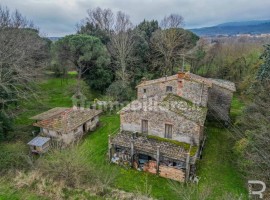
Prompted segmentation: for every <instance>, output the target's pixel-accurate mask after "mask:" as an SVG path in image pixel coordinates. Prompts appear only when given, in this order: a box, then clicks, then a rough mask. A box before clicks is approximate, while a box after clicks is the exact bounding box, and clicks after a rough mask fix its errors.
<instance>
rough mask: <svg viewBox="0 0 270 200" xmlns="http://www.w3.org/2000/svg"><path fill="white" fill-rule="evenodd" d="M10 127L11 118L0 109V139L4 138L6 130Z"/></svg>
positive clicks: (11, 125) (11, 127)
mask: <svg viewBox="0 0 270 200" xmlns="http://www.w3.org/2000/svg"><path fill="white" fill-rule="evenodd" d="M12 129H13V121H12V119H11V118H10V117H8V116H7V114H6V113H5V112H4V111H0V141H3V140H6V138H7V135H8V132H9V131H11V130H12Z"/></svg>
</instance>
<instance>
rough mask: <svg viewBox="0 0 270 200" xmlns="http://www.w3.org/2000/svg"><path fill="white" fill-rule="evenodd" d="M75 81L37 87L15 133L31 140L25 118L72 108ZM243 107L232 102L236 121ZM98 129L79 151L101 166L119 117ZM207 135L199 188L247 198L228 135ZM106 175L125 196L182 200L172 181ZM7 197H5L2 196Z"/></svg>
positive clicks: (218, 129) (212, 127) (119, 171)
mask: <svg viewBox="0 0 270 200" xmlns="http://www.w3.org/2000/svg"><path fill="white" fill-rule="evenodd" d="M75 83H76V80H75V79H74V78H71V79H69V80H68V81H67V82H66V81H61V80H60V79H57V78H49V79H48V80H45V81H43V82H42V83H40V84H39V87H40V90H39V95H38V98H36V99H32V100H29V101H26V102H24V103H22V104H21V105H20V107H21V110H20V114H19V117H18V118H17V120H16V125H17V128H16V129H17V130H16V131H17V132H20V131H21V130H22V129H21V128H22V127H27V129H26V132H27V131H29V133H28V138H29V137H31V134H30V130H31V129H33V128H32V127H31V123H32V122H33V121H32V120H29V119H28V118H29V117H31V116H33V115H35V114H38V113H41V112H43V111H45V110H48V109H50V108H53V107H56V106H71V105H72V102H71V96H72V95H73V94H74V91H75V87H76V84H75ZM84 90H85V93H84V94H85V95H86V96H87V98H88V99H90V100H93V99H94V98H102V97H101V96H100V95H99V94H98V93H95V92H93V91H90V90H87V87H86V86H85V85H84ZM242 107H243V105H242V104H241V102H239V101H238V100H237V99H234V101H233V108H232V114H233V117H234V118H235V117H236V116H237V115H239V113H241V108H242ZM100 120H101V126H100V127H99V128H98V129H97V130H96V131H95V132H92V133H90V134H89V135H87V136H86V137H85V138H84V141H83V142H82V143H81V146H80V149H81V150H82V151H84V152H86V155H87V159H88V160H89V162H91V163H95V164H97V165H101V166H104V165H106V164H108V160H107V150H108V135H110V134H115V133H116V132H117V130H118V129H119V124H120V120H119V115H117V114H114V115H109V114H106V115H102V116H101V119H100ZM206 133H207V135H208V139H207V143H206V146H205V150H204V152H203V159H202V160H200V161H199V162H198V175H199V176H200V177H201V180H200V184H199V188H200V189H203V188H205V187H210V188H211V191H212V193H213V195H212V199H220V198H221V197H222V196H223V194H224V193H232V194H236V195H238V194H243V195H244V196H245V195H246V194H247V190H246V188H245V183H244V182H243V180H242V179H241V176H240V174H239V173H238V171H237V169H235V168H234V166H233V164H232V163H233V159H234V158H233V154H232V147H233V142H232V140H231V138H230V133H228V131H227V130H226V129H225V128H224V127H223V126H222V125H218V124H217V123H207V124H206ZM104 170H107V172H111V173H114V174H116V175H115V179H114V181H113V186H114V187H116V188H118V189H122V190H125V191H128V192H141V193H149V192H150V194H151V196H153V197H155V198H158V199H166V200H167V199H169V200H173V199H177V200H178V199H181V197H179V196H177V194H176V193H175V192H174V191H173V190H172V188H171V185H172V184H171V181H168V180H167V179H164V178H160V177H157V176H156V175H152V174H148V173H143V172H138V171H136V170H133V169H131V170H127V169H124V168H122V167H120V166H116V165H113V164H111V165H108V166H107V167H105V168H104ZM6 191H7V192H6V193H5V194H3V193H1V192H0V199H1V198H2V199H5V197H6V196H8V197H11V196H12V195H13V194H14V198H10V199H18V198H17V196H20V194H21V193H22V194H25V192H24V191H12V190H11V189H7V190H6ZM5 195H6V196H5Z"/></svg>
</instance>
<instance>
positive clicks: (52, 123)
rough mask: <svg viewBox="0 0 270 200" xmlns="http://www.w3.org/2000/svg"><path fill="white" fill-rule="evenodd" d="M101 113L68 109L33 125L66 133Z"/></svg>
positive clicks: (98, 111)
mask: <svg viewBox="0 0 270 200" xmlns="http://www.w3.org/2000/svg"><path fill="white" fill-rule="evenodd" d="M101 112H102V111H101V110H94V109H80V108H69V109H67V110H65V111H64V112H61V113H60V114H57V115H54V116H53V117H51V118H48V119H44V120H42V121H39V122H37V123H34V124H33V125H34V126H37V127H41V128H46V129H49V130H53V131H59V132H64V133H66V132H69V131H71V130H74V129H75V128H77V127H79V126H80V125H82V124H84V123H85V122H87V121H89V120H90V119H92V118H94V117H95V116H97V115H99V114H100V113H101Z"/></svg>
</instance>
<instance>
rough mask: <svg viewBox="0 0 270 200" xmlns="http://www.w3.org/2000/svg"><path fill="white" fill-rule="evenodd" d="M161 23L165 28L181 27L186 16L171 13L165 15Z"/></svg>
mask: <svg viewBox="0 0 270 200" xmlns="http://www.w3.org/2000/svg"><path fill="white" fill-rule="evenodd" d="M160 24H161V27H162V28H163V29H170V28H181V27H183V25H184V18H183V17H182V16H181V15H179V14H170V15H169V16H165V17H164V18H163V19H162V20H161V22H160Z"/></svg>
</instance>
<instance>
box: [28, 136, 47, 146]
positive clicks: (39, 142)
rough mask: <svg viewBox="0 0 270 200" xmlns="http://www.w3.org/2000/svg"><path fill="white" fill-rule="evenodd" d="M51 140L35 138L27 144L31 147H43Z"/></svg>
mask: <svg viewBox="0 0 270 200" xmlns="http://www.w3.org/2000/svg"><path fill="white" fill-rule="evenodd" d="M49 140H50V138H48V137H35V138H34V139H32V140H31V141H30V142H28V143H27V144H28V145H31V146H37V147H41V146H43V145H44V144H46V143H47V142H48V141H49Z"/></svg>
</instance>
